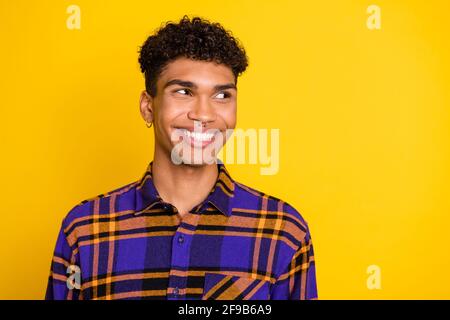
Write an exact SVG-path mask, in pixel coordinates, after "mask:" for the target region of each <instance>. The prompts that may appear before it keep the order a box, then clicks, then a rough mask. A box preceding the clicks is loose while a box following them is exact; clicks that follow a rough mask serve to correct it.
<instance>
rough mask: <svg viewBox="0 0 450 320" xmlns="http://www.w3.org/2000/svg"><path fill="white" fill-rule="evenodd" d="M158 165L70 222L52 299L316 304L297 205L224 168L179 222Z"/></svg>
mask: <svg viewBox="0 0 450 320" xmlns="http://www.w3.org/2000/svg"><path fill="white" fill-rule="evenodd" d="M152 163H153V162H151V163H150V164H149V165H148V167H147V170H146V172H145V174H144V175H143V176H142V178H141V179H140V180H138V181H136V182H134V183H131V184H128V185H126V186H124V187H121V188H119V189H116V190H114V191H111V192H108V193H106V194H101V195H98V196H96V197H94V198H91V199H88V200H84V201H82V202H81V203H80V204H78V205H77V206H75V207H74V208H73V209H72V210H71V211H70V212H69V213H68V214H67V216H66V217H65V218H64V220H63V222H62V226H61V229H60V232H59V236H58V239H57V242H56V248H55V251H54V255H53V259H52V263H51V271H50V276H49V280H48V287H47V292H46V297H45V298H46V299H49V300H51V299H74V300H75V299H169V300H176V299H227V300H231V299H259V300H265V299H316V298H317V287H316V272H315V263H314V251H313V246H312V242H311V235H310V232H309V229H308V225H307V223H306V221H305V220H304V219H303V218H302V216H301V215H300V214H299V213H298V212H297V211H296V210H295V209H294V208H293V207H292V206H290V205H289V204H288V203H286V202H284V201H282V200H280V199H277V198H275V197H272V196H269V195H266V194H264V193H261V192H259V191H257V190H254V189H251V188H249V187H247V186H245V185H243V184H241V183H238V182H236V181H234V180H233V179H232V178H231V177H230V175H229V173H228V172H227V170H226V169H225V166H224V164H223V163H218V164H217V165H218V167H219V174H218V178H217V181H216V183H215V186H214V187H213V188H212V190H211V191H210V193H209V195H208V196H207V198H206V199H205V200H204V201H203V202H202V203H200V204H198V205H197V206H196V207H194V208H193V209H192V210H191V211H190V212H189V213H187V214H186V215H185V216H183V219H182V220H181V219H180V217H179V215H178V213H177V209H176V208H175V207H174V206H172V205H171V204H169V203H166V202H164V201H163V200H162V199H161V197H160V196H159V194H158V192H157V190H156V188H155V186H154V184H153V181H152ZM69 266H70V267H73V268H72V269H69ZM74 266H76V267H74ZM76 268H77V269H76ZM71 270H72V272H70V271H71ZM77 272H78V273H77ZM77 276H78V277H79V278H80V280H81V286H78V287H77V286H75V287H74V284H75V283H76V281H75V280H76V277H77Z"/></svg>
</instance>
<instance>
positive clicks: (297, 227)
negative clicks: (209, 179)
mask: <svg viewBox="0 0 450 320" xmlns="http://www.w3.org/2000/svg"><path fill="white" fill-rule="evenodd" d="M234 198H235V199H234V200H235V201H234V208H235V209H233V210H238V211H239V210H240V209H243V211H255V212H259V213H260V214H261V217H262V218H273V219H276V218H279V219H281V221H282V229H283V230H282V231H283V232H286V233H289V234H290V236H292V237H293V238H295V239H297V240H301V241H303V240H304V239H305V238H308V237H309V236H310V232H309V226H308V222H307V221H306V219H305V217H304V216H303V214H302V213H300V211H299V210H297V209H296V208H294V206H292V205H291V204H290V203H288V202H287V201H285V200H283V199H280V198H277V197H275V196H272V195H270V194H267V193H265V192H262V191H260V190H257V189H255V188H252V187H249V186H247V185H245V184H242V183H240V182H236V181H235V194H234Z"/></svg>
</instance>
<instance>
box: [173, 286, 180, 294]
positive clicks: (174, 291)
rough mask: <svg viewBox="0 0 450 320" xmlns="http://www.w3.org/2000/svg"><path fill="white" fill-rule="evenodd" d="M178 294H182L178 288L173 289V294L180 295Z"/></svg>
mask: <svg viewBox="0 0 450 320" xmlns="http://www.w3.org/2000/svg"><path fill="white" fill-rule="evenodd" d="M178 292H180V290H179V289H178V287H175V288H173V294H174V295H178Z"/></svg>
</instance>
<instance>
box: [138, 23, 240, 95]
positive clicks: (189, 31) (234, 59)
mask: <svg viewBox="0 0 450 320" xmlns="http://www.w3.org/2000/svg"><path fill="white" fill-rule="evenodd" d="M178 57H186V58H190V59H193V60H203V61H214V62H216V63H219V64H224V65H226V66H228V67H229V68H230V69H231V70H232V72H233V74H234V76H235V82H236V83H237V78H238V77H239V75H240V74H241V73H243V72H244V71H245V69H246V68H247V66H248V58H247V55H246V53H245V50H244V48H243V47H242V45H241V44H240V42H239V40H238V39H236V38H235V37H233V35H232V34H231V32H230V31H227V30H225V29H224V28H223V27H222V26H221V25H220V24H219V23H217V22H214V23H211V22H209V21H208V20H206V19H203V18H200V17H193V18H192V20H190V19H189V17H188V16H187V15H184V16H183V18H181V20H180V21H179V22H178V23H173V22H170V21H169V22H166V24H165V25H163V26H162V27H161V28H159V29H158V30H157V31H156V32H155V34H154V35H151V36H150V37H148V38H147V40H146V41H145V42H144V44H143V45H142V46H141V47H140V51H139V64H140V67H141V72H142V73H143V74H144V77H145V88H146V90H147V92H148V94H150V95H151V96H152V97H154V96H156V81H157V79H158V77H159V75H160V74H161V72H162V70H163V69H164V67H165V66H166V65H167V64H168V63H169V62H171V61H173V60H175V59H176V58H178Z"/></svg>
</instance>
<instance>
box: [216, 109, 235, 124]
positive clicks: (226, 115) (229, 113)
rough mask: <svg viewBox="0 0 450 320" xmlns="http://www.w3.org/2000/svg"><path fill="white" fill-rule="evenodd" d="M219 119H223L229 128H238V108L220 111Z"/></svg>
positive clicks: (218, 113)
mask: <svg viewBox="0 0 450 320" xmlns="http://www.w3.org/2000/svg"><path fill="white" fill-rule="evenodd" d="M217 115H218V117H219V118H221V119H222V120H223V121H224V122H225V124H226V126H227V128H230V129H234V127H235V126H236V107H235V106H230V108H224V109H223V110H219V111H218V112H217Z"/></svg>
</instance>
